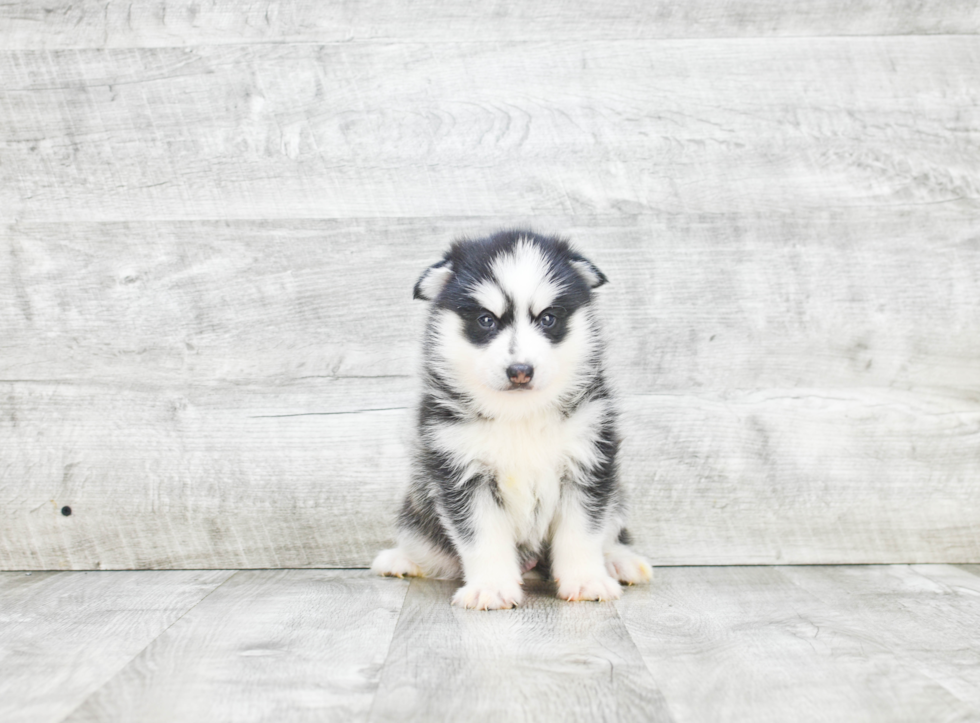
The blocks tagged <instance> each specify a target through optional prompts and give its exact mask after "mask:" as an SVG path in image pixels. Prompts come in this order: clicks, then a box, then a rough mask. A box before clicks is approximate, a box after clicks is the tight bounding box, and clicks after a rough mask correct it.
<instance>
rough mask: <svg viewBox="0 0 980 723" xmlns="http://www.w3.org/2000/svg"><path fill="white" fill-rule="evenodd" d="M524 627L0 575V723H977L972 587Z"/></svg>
mask: <svg viewBox="0 0 980 723" xmlns="http://www.w3.org/2000/svg"><path fill="white" fill-rule="evenodd" d="M528 586H529V587H530V589H531V591H532V594H531V595H530V596H529V599H528V602H527V604H526V605H525V606H524V607H522V608H520V609H517V610H512V611H501V612H491V613H486V612H473V611H465V610H459V609H456V608H453V607H451V606H450V605H449V599H450V595H451V593H452V591H453V590H454V588H455V587H456V583H453V582H441V581H426V580H413V581H411V582H409V581H408V580H396V579H381V578H376V577H373V576H370V575H369V574H368V573H367V572H365V571H363V570H241V571H179V570H169V571H135V572H33V573H26V572H4V573H0V720H3V721H6V722H8V723H9V722H12V721H31V722H35V721H38V722H40V721H82V720H86V721H108V720H113V721H157V720H159V721H208V722H209V723H211V722H214V721H224V720H229V721H251V720H270V721H298V720H337V721H349V720H391V721H405V720H434V721H438V720H453V721H457V720H458V721H462V720H466V721H469V720H561V721H566V722H567V721H577V720H583V721H599V720H630V721H633V720H635V721H721V720H732V721H753V722H758V721H770V720H771V721H788V720H792V721H808V720H814V721H817V720H825V721H835V722H840V721H889V722H893V721H917V722H920V721H980V566H977V565H912V566H908V565H879V566H816V567H791V566H782V567H673V568H661V569H659V570H658V571H657V577H656V580H655V583H654V584H652V585H650V586H646V587H636V588H631V589H628V590H627V591H626V593H625V594H624V596H623V598H622V599H621V600H620V601H618V602H616V603H603V604H598V603H575V604H571V603H564V602H559V601H557V600H555V599H554V598H553V596H552V594H551V593H552V590H551V588H550V586H549V584H548V583H544V582H540V581H528Z"/></svg>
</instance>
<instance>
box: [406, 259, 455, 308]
mask: <svg viewBox="0 0 980 723" xmlns="http://www.w3.org/2000/svg"><path fill="white" fill-rule="evenodd" d="M452 275H453V265H452V263H451V262H450V261H449V259H443V260H442V261H440V262H439V263H437V264H433V265H432V266H430V267H429V268H427V269H426V270H425V273H423V274H422V277H421V278H420V279H419V280H418V281H416V282H415V289H414V291H413V293H412V298H415V299H422V300H424V301H432V300H433V299H434V298H436V297H437V296H439V292H440V291H442V289H443V287H445V285H446V284H448V283H449V279H450V278H451V277H452Z"/></svg>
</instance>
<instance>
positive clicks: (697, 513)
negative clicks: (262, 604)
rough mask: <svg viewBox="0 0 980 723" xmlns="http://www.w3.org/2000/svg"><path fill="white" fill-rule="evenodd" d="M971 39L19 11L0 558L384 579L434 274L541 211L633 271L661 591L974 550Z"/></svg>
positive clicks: (363, 11) (3, 342) (637, 381)
mask: <svg viewBox="0 0 980 723" xmlns="http://www.w3.org/2000/svg"><path fill="white" fill-rule="evenodd" d="M978 34H980V9H978V5H977V3H976V2H974V1H972V0H970V1H968V2H967V1H963V2H958V1H946V2H940V1H939V0H935V1H934V2H919V1H918V0H916V1H913V0H906V1H899V2H890V3H889V2H883V1H882V2H865V3H851V2H844V1H843V0H840V1H834V2H811V3H776V2H771V0H770V1H764V0H742V1H741V2H727V1H723V0H692V1H691V2H684V3H676V2H669V1H668V0H662V1H659V0H655V1H652V2H638V1H635V2H630V1H629V0H619V1H618V2H603V3H586V2H578V1H574V2H571V1H570V2H557V1H555V0H547V1H545V2H537V3H520V4H517V3H515V4H514V6H513V7H508V6H507V4H504V3H486V2H467V3H455V4H447V6H443V4H439V3H421V4H420V3H412V4H404V3H396V2H391V3H386V2H366V3H354V2H330V3H320V2H311V1H309V0H307V1H306V2H299V1H297V2H282V3H263V2H260V3H249V4H248V5H247V6H246V5H245V4H244V3H231V2H226V1H223V0H222V1H220V2H211V3H207V2H205V3H198V2H159V1H157V2H136V3H117V2H109V3H101V2H100V3H96V2H94V1H83V2H73V3H70V4H69V3H67V2H61V0H52V2H49V3H45V4H43V5H42V4H39V3H33V2H26V1H24V2H13V3H6V4H2V5H0V567H3V568H7V569H44V568H49V569H88V568H151V567H152V568H199V567H200V568H247V567H281V566H288V567H329V566H359V565H364V564H366V563H368V562H369V561H370V558H371V556H372V555H373V553H374V552H375V551H376V550H377V549H379V548H380V547H381V546H383V545H385V544H388V542H389V541H390V537H391V523H392V519H393V514H394V511H395V507H396V504H397V500H398V497H399V489H400V486H401V485H402V484H404V482H405V480H406V459H407V457H406V440H407V438H408V436H409V433H410V431H409V425H410V423H411V405H412V403H413V398H414V389H415V386H414V382H413V370H414V367H415V363H416V359H417V349H416V340H417V338H418V334H419V331H420V328H421V325H422V321H423V317H424V308H423V307H422V306H421V305H420V304H419V303H418V302H412V301H411V287H412V284H413V283H414V281H415V279H416V278H417V276H418V274H419V273H420V271H421V270H422V269H423V268H424V267H425V266H426V265H427V264H429V263H431V262H432V261H434V260H435V259H436V258H437V257H438V255H439V253H440V252H441V250H442V248H443V247H444V246H445V245H446V244H447V243H448V242H449V241H450V240H452V239H453V238H454V237H456V236H458V235H464V234H465V235H475V234H480V233H483V232H486V231H490V230H493V229H495V228H498V227H500V226H512V225H515V224H526V225H532V226H534V227H536V228H538V229H540V230H542V231H546V232H557V233H561V234H564V235H567V236H568V237H570V238H571V239H572V240H573V241H574V242H575V243H576V244H577V245H578V246H579V247H580V248H581V249H582V250H583V251H585V252H586V253H587V254H588V255H589V256H590V257H591V258H592V259H593V260H594V261H595V262H596V263H597V264H598V265H599V266H600V268H602V269H603V270H604V271H605V272H606V273H607V275H608V276H609V277H610V279H611V280H612V283H611V284H610V285H609V286H608V287H607V288H606V289H604V292H603V299H602V304H603V311H604V315H605V317H606V320H607V325H608V331H609V333H608V337H609V358H610V362H611V366H612V368H613V372H614V374H613V376H614V379H615V381H616V383H617V386H618V388H619V391H620V393H621V397H622V406H623V410H624V431H625V432H626V435H627V439H626V443H625V450H624V459H623V472H624V478H625V481H626V484H627V486H628V488H629V490H630V493H631V498H632V500H633V515H632V517H633V524H632V527H633V529H634V532H635V536H636V538H637V544H638V547H639V548H640V549H641V550H642V551H643V552H644V553H646V554H648V555H649V556H650V557H651V559H652V560H653V561H654V562H655V563H657V564H706V563H715V564H719V563H720V564H727V563H774V562H781V563H803V562H806V563H836V562H940V561H943V562H980V37H978ZM65 505H68V506H70V507H71V509H72V514H71V515H70V516H64V515H62V514H61V512H60V510H61V508H62V507H63V506H65Z"/></svg>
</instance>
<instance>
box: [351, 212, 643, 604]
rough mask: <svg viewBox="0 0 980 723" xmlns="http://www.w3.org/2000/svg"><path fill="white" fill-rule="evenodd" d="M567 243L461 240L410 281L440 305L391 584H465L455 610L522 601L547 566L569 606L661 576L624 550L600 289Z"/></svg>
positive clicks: (384, 563)
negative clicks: (597, 310) (536, 572)
mask: <svg viewBox="0 0 980 723" xmlns="http://www.w3.org/2000/svg"><path fill="white" fill-rule="evenodd" d="M606 281H607V279H606V277H605V275H603V273H602V272H601V271H599V269H598V268H596V266H595V265H594V264H592V263H591V262H590V261H588V260H587V259H585V258H584V257H582V256H580V255H579V254H578V253H576V252H575V251H574V250H573V249H571V248H570V247H569V245H568V243H567V242H566V241H564V240H561V239H558V238H552V237H545V236H539V235H536V234H534V233H531V232H528V231H508V232H502V233H498V234H496V235H493V236H490V237H489V238H485V239H480V240H475V241H468V240H463V241H456V242H455V243H453V244H452V246H451V248H450V249H449V251H448V252H446V254H445V256H444V257H443V259H442V260H441V261H439V262H438V263H436V264H435V265H433V266H431V267H430V268H428V269H427V270H426V271H425V273H424V274H423V275H422V278H420V279H419V281H418V283H417V284H416V285H415V298H417V299H425V300H427V301H431V302H432V306H431V311H430V314H429V319H428V323H427V326H426V331H425V339H424V359H423V365H422V382H423V390H422V398H421V402H420V406H419V411H418V436H417V447H416V450H415V457H414V466H413V470H412V481H411V485H410V488H409V491H408V495H407V497H406V499H405V503H404V505H403V507H402V509H401V513H400V515H399V518H398V534H397V539H398V546H397V547H395V548H393V549H390V550H384V551H383V552H381V553H380V554H378V556H377V557H376V558H375V560H374V563H373V564H372V566H371V569H372V570H374V571H375V572H377V573H379V574H382V575H397V576H399V577H400V576H403V575H418V576H432V577H446V578H457V577H459V576H460V575H462V577H463V578H464V580H465V584H464V585H463V586H462V587H461V588H460V589H459V590H458V591H457V592H456V595H455V596H454V598H453V603H454V604H456V605H461V606H463V607H468V608H479V609H495V608H509V607H513V606H515V605H518V604H519V603H520V602H521V600H522V598H523V592H522V588H521V582H522V574H523V573H524V572H527V571H528V570H530V569H532V568H533V567H535V566H536V565H538V564H539V563H541V567H542V568H550V571H551V574H552V575H553V577H554V578H555V580H556V582H557V584H558V595H559V596H560V597H562V598H565V599H566V600H611V599H614V598H618V597H619V596H620V594H621V592H622V590H621V588H620V586H619V583H620V582H624V583H628V584H633V583H636V582H641V581H647V580H649V579H650V577H651V569H650V566H649V565H648V564H647V562H646V561H645V560H643V559H642V558H641V557H639V556H638V555H636V554H635V553H634V552H633V551H632V550H630V549H629V547H627V543H628V541H629V538H628V534H627V532H626V529H625V528H624V526H623V525H624V520H625V502H624V498H623V493H622V490H621V488H620V485H619V481H618V479H617V470H616V450H617V446H618V437H617V434H616V409H615V406H614V402H613V399H612V398H611V395H610V392H609V389H608V388H607V386H606V381H605V377H604V374H603V362H602V340H601V337H600V333H599V327H598V322H597V319H596V317H595V314H594V311H593V305H592V301H593V289H595V288H596V287H598V286H601V285H602V284H604V283H606Z"/></svg>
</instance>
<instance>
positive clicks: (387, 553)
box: [371, 531, 460, 579]
mask: <svg viewBox="0 0 980 723" xmlns="http://www.w3.org/2000/svg"><path fill="white" fill-rule="evenodd" d="M398 543H399V544H398V546H397V547H392V548H391V549H388V550H382V551H381V552H379V553H378V554H377V556H376V557H375V558H374V562H372V563H371V572H373V573H374V574H376V575H387V576H390V577H438V578H448V579H451V578H456V577H459V572H460V570H459V561H458V560H457V559H456V557H455V556H454V555H452V554H451V553H449V552H447V551H445V550H441V549H438V548H437V547H436V546H435V545H433V544H432V543H431V542H429V541H428V540H425V539H422V538H420V537H418V536H417V535H414V534H412V533H411V532H407V531H403V532H402V533H401V534H400V535H399V536H398Z"/></svg>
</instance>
